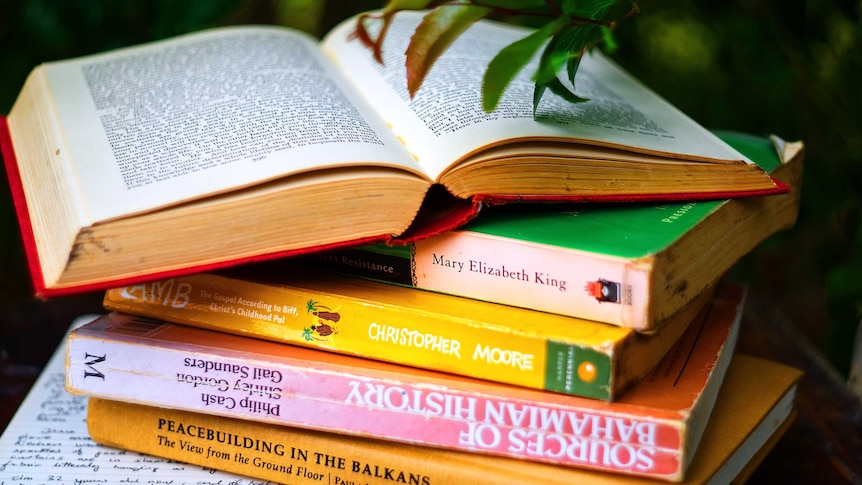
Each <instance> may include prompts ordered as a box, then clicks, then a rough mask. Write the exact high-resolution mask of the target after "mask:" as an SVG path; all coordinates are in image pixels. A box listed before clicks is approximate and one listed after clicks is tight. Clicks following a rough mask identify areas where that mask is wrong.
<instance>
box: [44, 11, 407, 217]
mask: <svg viewBox="0 0 862 485" xmlns="http://www.w3.org/2000/svg"><path fill="white" fill-rule="evenodd" d="M45 73H46V77H47V80H48V83H49V85H50V90H51V92H52V94H53V101H54V103H55V106H56V111H57V113H58V115H59V119H60V122H61V125H62V133H63V134H64V136H65V137H66V140H65V141H66V143H67V146H68V150H69V151H70V152H71V153H70V154H68V155H69V157H68V159H69V160H70V161H71V163H72V164H73V165H74V171H75V173H77V175H78V180H77V182H78V184H79V185H80V189H81V191H82V192H83V193H84V194H85V207H84V212H85V213H87V214H88V215H89V218H90V221H87V222H95V221H102V220H106V219H111V218H115V217H118V216H122V215H126V214H130V213H135V212H140V211H146V210H149V209H153V208H156V207H160V206H165V205H170V204H173V203H176V202H178V201H181V200H186V199H192V198H197V197H200V196H203V195H208V194H214V193H219V192H224V191H228V190H231V189H234V188H237V187H242V186H246V185H250V184H255V183H257V182H260V181H262V180H269V179H273V178H276V177H281V176H284V175H288V174H295V173H299V172H304V171H308V170H310V169H315V168H319V167H334V166H340V165H350V164H355V163H369V162H374V164H376V165H379V166H393V167H400V168H403V169H405V170H408V171H411V172H413V173H421V169H420V168H419V166H418V165H417V164H416V163H415V161H414V160H413V159H412V158H411V157H410V156H409V153H408V152H407V151H406V150H405V149H404V148H403V146H402V145H401V143H400V142H398V140H397V139H396V138H395V137H394V136H393V134H392V132H391V130H389V129H387V128H386V127H385V126H384V125H383V123H382V121H380V120H378V119H376V118H375V117H374V115H371V116H368V115H367V113H370V111H368V108H367V106H366V105H365V103H364V102H363V101H361V100H359V99H358V98H357V97H356V96H355V93H354V92H353V90H352V87H350V85H349V83H347V82H345V81H343V80H341V79H339V77H338V74H335V73H334V70H333V69H332V66H331V65H330V64H329V61H328V60H327V59H326V57H325V56H323V55H322V53H321V52H320V51H319V48H318V46H317V43H316V41H315V39H314V38H312V37H310V36H307V35H305V34H300V33H297V32H292V31H289V30H286V29H281V28H275V27H234V28H224V29H215V30H211V31H206V32H203V33H198V34H190V35H187V36H183V37H178V38H175V39H172V40H168V41H161V42H156V43H152V44H148V45H143V46H137V47H132V48H127V49H123V50H119V51H114V52H110V53H106V54H100V55H95V56H90V57H86V58H79V59H77V60H70V61H62V62H57V63H49V64H47V65H46V68H45Z"/></svg>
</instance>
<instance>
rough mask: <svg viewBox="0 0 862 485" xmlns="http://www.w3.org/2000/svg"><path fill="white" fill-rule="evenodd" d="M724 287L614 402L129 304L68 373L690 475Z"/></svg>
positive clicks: (117, 392)
mask: <svg viewBox="0 0 862 485" xmlns="http://www.w3.org/2000/svg"><path fill="white" fill-rule="evenodd" d="M718 291H719V292H721V295H720V297H718V298H715V299H714V300H713V302H712V303H710V305H712V306H711V308H710V309H709V312H708V316H707V317H706V318H705V319H703V320H698V321H695V322H693V323H692V324H691V325H690V327H689V328H688V330H687V331H686V333H685V334H684V335H683V337H682V338H681V339H680V341H679V342H678V343H677V344H676V346H675V347H673V348H672V349H671V350H670V351H669V353H668V355H667V356H666V357H665V358H664V359H663V360H662V362H661V363H660V364H659V365H658V366H657V368H656V369H655V370H654V371H653V372H652V373H651V374H650V375H647V376H646V377H645V378H644V379H643V381H641V383H639V384H638V385H636V386H635V387H633V388H632V389H631V390H629V391H628V392H626V393H625V394H624V395H623V396H622V397H621V398H620V399H619V400H618V401H615V402H606V401H601V400H597V399H589V398H579V397H574V396H568V395H564V394H558V393H552V392H547V391H539V390H533V389H527V388H521V387H515V386H509V385H504V384H498V383H493V382H488V381H482V380H476V379H470V378H465V377H459V376H455V375H451V374H445V373H437V372H433V371H427V370H422V369H416V368H411V367H406V366H401V365H397V364H391V363H385V362H380V361H375V360H371V359H364V358H359V357H352V356H348V355H341V354H333V353H331V352H324V351H320V350H315V349H310V348H304V347H299V346H291V345H286V344H282V343H277V342H270V341H264V340H258V339H252V338H248V337H243V336H238V335H232V334H226V333H219V332H214V331H209V330H204V329H200V328H194V327H188V326H182V325H176V324H168V323H164V322H160V321H155V320H151V319H144V318H140V317H134V316H129V315H125V314H119V313H112V314H108V315H106V316H103V317H100V318H99V319H97V320H95V321H93V322H91V323H89V324H87V325H85V326H83V327H81V328H79V329H77V330H75V331H74V332H73V333H72V334H71V335H70V337H69V342H68V354H67V363H66V370H67V372H66V385H67V388H68V389H69V391H71V392H72V393H76V394H85V395H89V396H94V397H101V398H106V399H112V400H119V401H127V402H134V403H139V404H147V405H154V406H159V407H165V408H173V409H180V410H187V411H197V412H203V413H210V414H213V415H221V416H229V417H238V418H243V419H250V420H255V421H261V422H269V423H278V424H283V425H291V426H297V427H304V428H309V429H317V430H325V431H330V432H336V433H342V434H350V435H357V436H366V437H372V438H377V439H383V440H391V441H398V442H404V443H413V444H419V445H425V446H433V447H440V448H447V449H454V450H461V451H466V452H474V453H484V454H489V455H498V456H508V457H516V458H520V459H524V460H533V461H538V462H546V463H554V464H557V465H563V466H572V467H580V468H587V469H595V470H603V471H610V472H618V473H622V474H628V475H636V476H647V477H653V478H658V479H664V480H670V481H679V480H682V479H683V478H684V473H685V469H686V467H687V466H688V464H689V463H690V462H691V459H692V457H693V456H694V453H695V451H696V449H697V445H698V443H699V441H700V438H701V435H702V433H703V429H704V427H705V426H706V423H707V421H708V418H709V415H710V413H711V411H712V407H713V404H714V402H715V398H716V396H717V393H718V390H719V387H720V385H721V382H722V380H723V378H724V374H725V371H726V369H727V366H728V364H729V362H730V359H731V356H732V353H733V348H734V345H735V341H736V334H737V331H738V326H739V320H740V313H741V309H742V305H743V301H744V290H743V289H742V288H740V287H738V286H734V285H722V286H721V287H720V288H719V289H718ZM573 357H574V356H573ZM186 432H188V433H200V432H205V430H186Z"/></svg>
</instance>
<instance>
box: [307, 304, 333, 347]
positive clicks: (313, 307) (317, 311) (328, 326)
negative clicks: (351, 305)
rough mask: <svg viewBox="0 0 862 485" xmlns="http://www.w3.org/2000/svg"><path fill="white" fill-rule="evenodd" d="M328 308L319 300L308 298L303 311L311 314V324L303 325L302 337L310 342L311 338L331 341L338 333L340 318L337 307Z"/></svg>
mask: <svg viewBox="0 0 862 485" xmlns="http://www.w3.org/2000/svg"><path fill="white" fill-rule="evenodd" d="M339 308H341V307H340V306H339V307H336V308H330V307H328V306H326V305H321V304H320V302H318V301H314V300H308V302H307V303H306V304H305V311H306V313H308V314H309V315H311V325H309V326H308V327H305V328H304V329H303V331H302V338H304V339H305V340H307V341H309V342H311V341H313V340H317V341H322V342H331V341H332V340H333V338H334V337H335V335H336V334H338V326H337V324H338V321H339V320H341V314H339V313H338V309H339Z"/></svg>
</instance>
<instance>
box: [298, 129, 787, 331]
mask: <svg viewBox="0 0 862 485" xmlns="http://www.w3.org/2000/svg"><path fill="white" fill-rule="evenodd" d="M721 136H722V137H723V138H724V139H725V140H727V142H728V143H730V144H731V145H733V146H735V147H736V148H737V149H739V150H740V151H741V152H743V153H746V154H747V155H748V156H749V157H751V159H753V160H755V161H756V162H757V163H758V164H760V165H761V166H762V167H764V169H766V170H768V171H770V172H772V173H775V174H781V175H780V177H781V178H782V179H783V180H786V181H788V182H789V183H790V184H791V185H792V186H793V188H794V189H796V190H794V191H793V192H792V193H790V194H785V195H780V196H774V197H761V198H752V199H745V200H742V199H736V200H723V201H686V202H675V203H663V204H625V205H583V204H582V205H555V206H554V207H550V208H549V207H547V206H544V207H523V206H518V207H516V206H502V207H494V208H490V209H488V210H485V211H483V212H482V214H481V215H480V216H479V217H477V218H475V219H473V220H472V221H471V222H469V223H468V224H467V225H465V226H464V227H462V228H460V229H457V230H454V231H449V232H446V233H443V234H439V235H437V236H433V237H430V238H426V239H422V240H417V241H415V242H413V243H412V244H410V245H408V246H393V245H387V244H376V245H368V246H364V247H360V248H340V249H336V250H332V251H327V252H321V253H315V254H312V255H309V256H305V257H302V258H300V259H299V261H300V262H301V263H302V264H305V265H308V266H310V267H314V268H321V269H326V270H329V271H333V272H337V273H341V274H348V275H352V276H359V277H364V278H370V279H375V280H378V281H384V282H388V283H394V284H399V285H405V286H411V287H415V288H421V289H425V290H433V291H437V292H444V293H450V294H456V295H461V296H465V297H469V298H476V299H480V300H485V301H493V302H498V303H504V304H508V305H515V306H520V307H524V308H532V309H537V310H542V311H547V312H553V313H559V314H562V315H569V316H575V317H580V318H586V319H590V320H595V321H600V322H604V323H609V324H612V325H619V326H624V327H629V328H634V329H636V330H638V331H640V332H649V331H654V330H655V329H656V328H658V327H659V326H660V325H661V324H662V322H663V321H666V320H667V319H668V318H669V317H670V316H671V315H673V314H674V313H676V312H677V311H679V310H680V308H682V307H683V306H685V305H687V304H688V303H689V302H690V301H691V300H692V299H693V298H696V297H697V296H698V295H699V294H700V293H702V292H703V290H704V289H705V288H708V287H710V286H712V285H714V284H715V282H716V281H717V280H718V279H719V278H720V277H721V276H722V275H724V274H725V273H726V272H727V270H729V269H730V268H731V266H733V264H734V263H736V262H737V261H738V260H739V259H740V258H742V257H743V256H745V255H746V254H748V253H749V252H750V251H751V250H752V249H754V248H755V247H756V246H757V245H758V244H760V243H761V242H762V241H764V240H765V239H766V238H767V237H769V236H771V235H773V234H775V233H776V232H778V231H780V230H782V229H786V228H788V227H790V226H792V225H793V224H794V222H795V221H796V217H797V214H798V212H799V190H798V189H799V188H800V186H801V176H802V161H803V146H802V144H801V143H786V142H784V141H782V140H780V139H778V138H776V137H773V138H772V140H770V139H767V138H763V137H754V136H750V135H745V134H740V133H721Z"/></svg>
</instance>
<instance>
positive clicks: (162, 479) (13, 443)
mask: <svg viewBox="0 0 862 485" xmlns="http://www.w3.org/2000/svg"><path fill="white" fill-rule="evenodd" d="M93 318H95V315H94V316H90V317H81V318H80V319H78V320H76V321H75V322H74V323H73V325H72V327H75V326H79V325H82V324H84V323H86V322H87V321H89V320H92V319H93ZM65 350H66V345H65V340H64V341H63V343H62V344H61V345H60V346H59V348H58V349H57V351H56V352H55V353H54V355H53V357H52V358H51V360H50V361H49V362H48V365H47V366H46V367H45V369H44V370H43V371H42V374H41V375H40V376H39V378H38V379H37V380H36V383H35V384H34V385H33V388H32V389H31V390H30V393H29V394H28V395H27V397H26V398H25V399H24V402H23V403H22V404H21V407H20V408H19V409H18V412H17V413H16V414H15V416H14V417H13V418H12V421H10V422H9V426H8V427H7V428H6V431H5V432H4V433H3V436H2V438H0V485H5V484H9V485H12V484H16V485H17V484H19V483H49V482H51V483H66V484H73V483H173V484H189V485H192V484H214V483H232V484H236V485H247V484H253V483H255V484H262V483H267V482H264V481H260V480H252V479H248V478H240V477H238V476H236V475H232V474H229V473H224V472H215V471H213V470H210V469H207V468H203V467H200V466H194V465H186V464H183V463H178V462H174V461H169V460H164V459H161V458H156V457H152V456H148V455H143V454H140V453H134V452H128V451H125V450H118V449H115V448H110V447H107V446H102V445H99V444H97V443H94V442H93V441H91V440H90V438H89V434H88V432H87V421H86V418H87V398H86V396H73V395H72V394H69V393H68V392H66V388H65V368H64V363H65V356H66V354H65ZM152 480H157V482H153V481H152Z"/></svg>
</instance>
